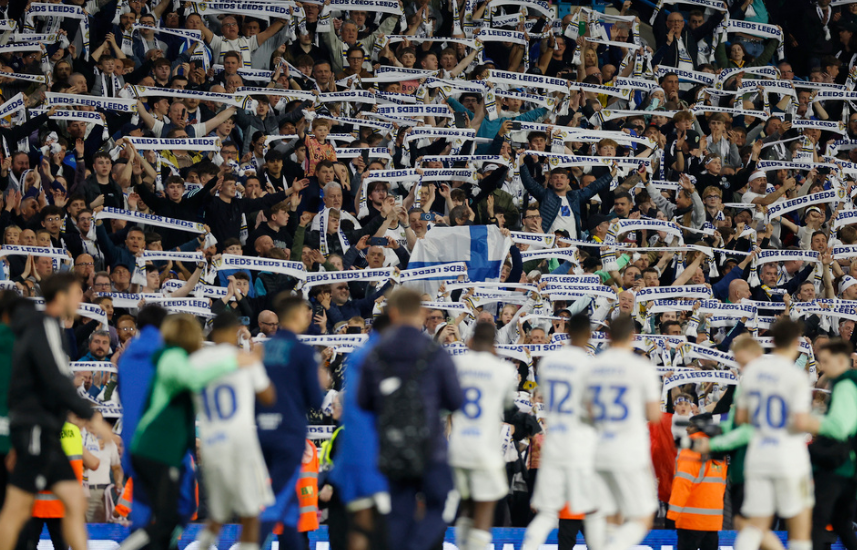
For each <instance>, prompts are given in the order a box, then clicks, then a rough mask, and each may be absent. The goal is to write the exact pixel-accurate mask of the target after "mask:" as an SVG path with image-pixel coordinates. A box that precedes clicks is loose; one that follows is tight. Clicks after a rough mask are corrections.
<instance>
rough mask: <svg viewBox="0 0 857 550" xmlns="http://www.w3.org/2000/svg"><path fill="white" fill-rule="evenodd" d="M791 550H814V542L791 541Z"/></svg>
mask: <svg viewBox="0 0 857 550" xmlns="http://www.w3.org/2000/svg"><path fill="white" fill-rule="evenodd" d="M789 550H812V541H811V540H789Z"/></svg>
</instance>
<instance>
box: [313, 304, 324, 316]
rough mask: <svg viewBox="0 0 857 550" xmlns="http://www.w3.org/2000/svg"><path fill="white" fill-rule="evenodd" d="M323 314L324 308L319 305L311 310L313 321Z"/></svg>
mask: <svg viewBox="0 0 857 550" xmlns="http://www.w3.org/2000/svg"><path fill="white" fill-rule="evenodd" d="M323 313H324V306H322V305H321V304H316V305H315V306H313V308H312V318H313V319H315V318H316V316H317V315H322V314H323Z"/></svg>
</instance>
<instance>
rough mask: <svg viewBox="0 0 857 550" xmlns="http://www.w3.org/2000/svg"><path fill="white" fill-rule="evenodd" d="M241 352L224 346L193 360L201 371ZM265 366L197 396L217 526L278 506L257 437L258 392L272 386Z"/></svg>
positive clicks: (231, 377)
mask: <svg viewBox="0 0 857 550" xmlns="http://www.w3.org/2000/svg"><path fill="white" fill-rule="evenodd" d="M237 352H238V348H235V347H233V346H230V345H226V344H221V345H217V346H211V347H207V348H204V349H201V350H199V351H197V352H196V353H194V354H193V355H191V358H190V361H191V365H192V366H194V367H196V366H199V368H203V367H204V366H206V365H208V364H210V363H211V362H212V361H215V360H222V358H223V355H224V354H229V353H232V354H236V353H237ZM270 383H271V382H270V380H269V379H268V375H267V373H266V372H265V367H264V366H262V364H261V363H259V364H257V365H254V366H253V367H250V368H245V369H238V370H237V371H234V372H231V373H229V374H227V375H226V376H223V377H221V378H218V379H217V380H214V381H213V382H211V383H209V384H208V386H206V387H205V389H203V390H202V391H201V392H199V393H196V394H194V405H195V407H196V412H197V424H198V426H199V439H200V454H201V457H202V460H201V464H200V467H201V468H202V472H203V476H204V479H205V485H206V490H207V491H208V506H209V513H210V515H211V519H213V520H214V521H216V522H218V523H224V522H227V521H229V519H230V518H231V517H232V514H233V513H234V514H236V515H237V516H238V517H241V518H244V517H255V516H257V515H259V512H261V511H262V509H263V508H264V507H266V506H269V505H271V504H273V503H274V494H273V492H272V491H271V486H270V483H269V482H268V480H269V476H268V469H267V468H266V467H265V460H264V459H263V457H262V450H261V448H260V447H259V440H258V438H257V437H256V423H255V418H254V413H255V408H256V393H258V392H260V391H263V390H264V389H265V388H267V387H268V386H269V385H270Z"/></svg>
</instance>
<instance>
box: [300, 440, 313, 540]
mask: <svg viewBox="0 0 857 550" xmlns="http://www.w3.org/2000/svg"><path fill="white" fill-rule="evenodd" d="M296 490H297V493H298V506H299V507H300V510H299V513H300V517H299V519H298V533H306V532H307V531H315V530H316V529H318V450H316V448H315V445H314V444H313V443H312V442H311V441H310V440H307V441H306V448H305V450H304V456H303V460H302V461H301V473H300V476H299V477H298V484H297V487H296Z"/></svg>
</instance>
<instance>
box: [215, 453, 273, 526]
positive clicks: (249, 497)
mask: <svg viewBox="0 0 857 550" xmlns="http://www.w3.org/2000/svg"><path fill="white" fill-rule="evenodd" d="M218 450H220V448H219V449H218ZM212 455H214V456H212ZM200 467H201V468H202V475H203V480H204V483H205V489H206V492H207V493H208V513H209V516H210V517H211V519H212V520H214V521H216V522H217V523H226V522H228V521H229V520H230V518H232V516H233V514H234V515H236V516H238V517H239V518H252V517H256V516H258V515H259V513H260V512H261V511H262V510H263V509H264V508H265V507H267V506H270V505H272V504H274V501H275V500H274V493H273V491H271V484H270V481H269V476H268V469H267V468H266V467H265V460H264V459H263V458H262V452H261V451H260V450H259V448H258V444H257V445H256V446H255V447H251V446H249V445H248V446H239V445H236V446H235V447H234V452H232V453H230V452H228V451H227V452H226V453H213V452H209V453H208V455H206V454H204V453H203V456H202V461H201V464H200Z"/></svg>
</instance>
